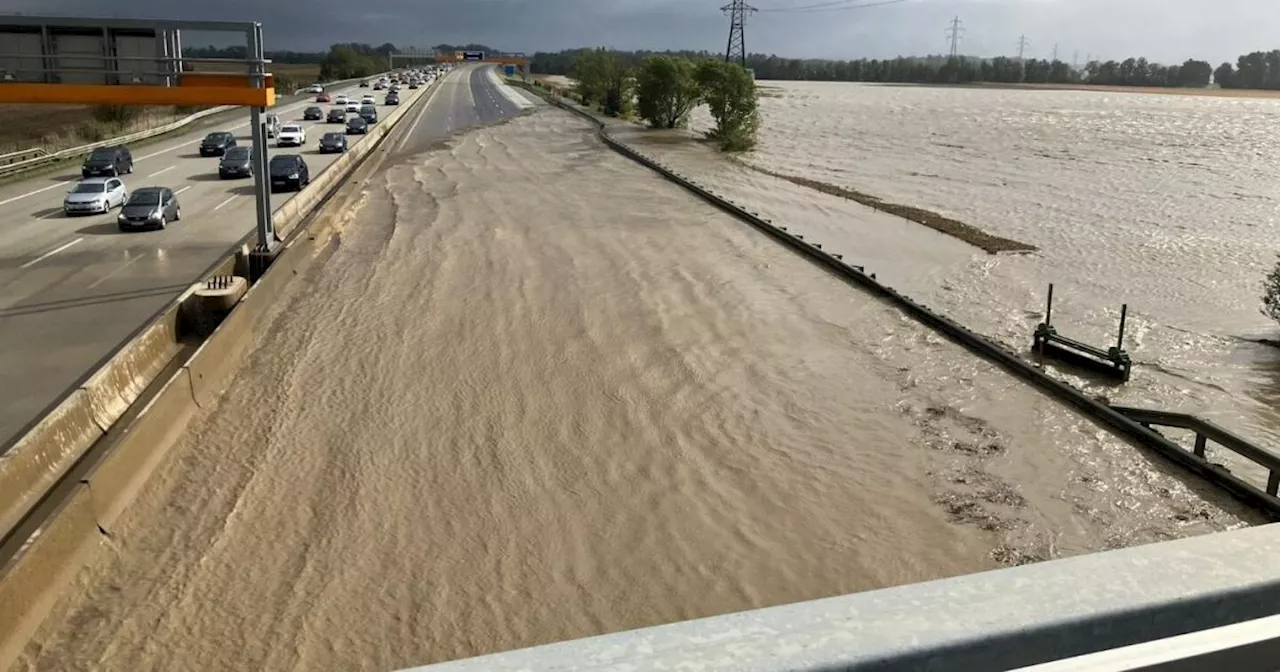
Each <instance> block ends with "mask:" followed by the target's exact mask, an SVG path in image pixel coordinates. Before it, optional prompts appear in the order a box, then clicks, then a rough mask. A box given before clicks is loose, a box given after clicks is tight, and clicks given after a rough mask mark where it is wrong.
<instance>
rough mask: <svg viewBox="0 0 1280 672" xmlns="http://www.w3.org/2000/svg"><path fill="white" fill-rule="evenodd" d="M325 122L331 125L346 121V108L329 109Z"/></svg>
mask: <svg viewBox="0 0 1280 672" xmlns="http://www.w3.org/2000/svg"><path fill="white" fill-rule="evenodd" d="M327 121H328V122H329V123H331V124H342V123H346V121H347V108H345V107H333V108H330V109H329V118H328V119H327Z"/></svg>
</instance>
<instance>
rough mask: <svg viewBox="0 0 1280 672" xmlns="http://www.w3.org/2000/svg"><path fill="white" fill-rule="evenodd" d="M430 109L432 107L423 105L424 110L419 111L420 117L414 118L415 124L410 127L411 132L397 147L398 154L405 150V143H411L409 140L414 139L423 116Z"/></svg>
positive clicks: (406, 134)
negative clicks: (414, 133)
mask: <svg viewBox="0 0 1280 672" xmlns="http://www.w3.org/2000/svg"><path fill="white" fill-rule="evenodd" d="M428 107H431V105H430V104H427V105H423V106H422V109H421V110H419V111H418V116H416V117H414V118H413V123H412V124H410V125H409V131H408V132H407V133H405V134H404V139H403V140H401V141H400V144H398V145H396V151H397V152H398V151H400V150H402V149H404V146H405V143H407V142H409V138H412V137H413V132H414V131H416V130H418V122H420V121H422V115H424V114H426V113H427V108H428Z"/></svg>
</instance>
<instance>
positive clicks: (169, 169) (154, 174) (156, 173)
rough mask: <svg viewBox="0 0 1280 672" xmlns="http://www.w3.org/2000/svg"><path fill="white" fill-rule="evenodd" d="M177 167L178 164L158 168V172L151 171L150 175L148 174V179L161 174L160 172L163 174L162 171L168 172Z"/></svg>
mask: <svg viewBox="0 0 1280 672" xmlns="http://www.w3.org/2000/svg"><path fill="white" fill-rule="evenodd" d="M177 167H178V166H177V165H172V166H169V167H168V168H161V169H160V170H157V171H156V172H154V173H151V174H150V175H148V176H147V179H148V180H149V179H151V178H153V177H155V176H156V175H160V174H162V173H167V172H169V171H171V170H173V169H174V168H177Z"/></svg>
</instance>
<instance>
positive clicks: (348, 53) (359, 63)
mask: <svg viewBox="0 0 1280 672" xmlns="http://www.w3.org/2000/svg"><path fill="white" fill-rule="evenodd" d="M432 48H433V49H435V50H437V51H440V52H444V53H450V52H454V51H484V52H495V51H497V50H495V49H493V48H491V47H488V46H485V45H483V44H465V45H455V44H437V45H435V46H434V47H432ZM396 51H398V49H397V48H396V45H394V44H392V43H390V42H384V43H383V44H380V45H378V46H376V47H375V46H373V45H370V44H365V43H362V42H343V43H339V44H334V45H330V47H329V51H327V52H306V51H265V52H264V54H265V55H266V57H267V58H269V59H271V60H272V61H273V62H275V63H296V64H306V65H316V64H318V65H319V66H320V79H322V80H326V81H333V80H338V79H354V78H356V77H368V76H370V75H374V74H377V73H379V72H384V71H385V70H386V69H387V57H388V56H389V55H391V54H393V53H395V52H396ZM247 53H248V50H247V49H246V48H245V47H244V46H243V45H236V46H230V47H214V46H208V47H188V48H185V49H183V50H182V54H183V56H187V57H189V58H232V59H243V58H245V57H246V54H247Z"/></svg>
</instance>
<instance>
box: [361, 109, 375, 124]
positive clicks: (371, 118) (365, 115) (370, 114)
mask: <svg viewBox="0 0 1280 672" xmlns="http://www.w3.org/2000/svg"><path fill="white" fill-rule="evenodd" d="M360 118H361V119H364V120H365V121H367V122H369V125H370V126H372V125H374V124H376V123H378V108H376V107H374V106H372V105H361V106H360Z"/></svg>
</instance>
